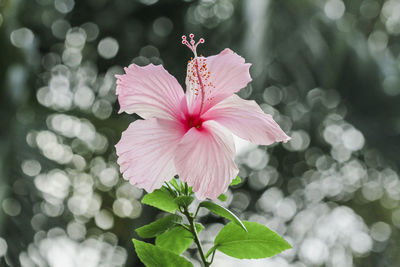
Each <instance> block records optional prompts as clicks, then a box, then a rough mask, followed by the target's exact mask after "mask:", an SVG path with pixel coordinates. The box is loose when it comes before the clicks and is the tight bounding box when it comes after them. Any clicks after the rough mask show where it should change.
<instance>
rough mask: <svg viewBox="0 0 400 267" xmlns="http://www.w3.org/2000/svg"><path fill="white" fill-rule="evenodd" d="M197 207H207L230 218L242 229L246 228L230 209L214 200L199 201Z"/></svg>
mask: <svg viewBox="0 0 400 267" xmlns="http://www.w3.org/2000/svg"><path fill="white" fill-rule="evenodd" d="M199 207H203V208H206V209H208V210H209V211H211V212H213V213H215V214H217V215H219V216H221V217H224V218H226V219H228V220H231V221H232V222H234V223H236V224H237V225H238V226H240V227H241V228H242V229H243V230H245V231H247V230H246V227H245V226H244V225H243V223H242V222H241V221H240V219H239V218H238V217H237V216H236V215H235V214H233V213H232V212H231V211H230V210H228V209H227V208H224V207H222V206H220V205H218V204H216V203H214V202H211V201H203V202H201V203H200V205H199Z"/></svg>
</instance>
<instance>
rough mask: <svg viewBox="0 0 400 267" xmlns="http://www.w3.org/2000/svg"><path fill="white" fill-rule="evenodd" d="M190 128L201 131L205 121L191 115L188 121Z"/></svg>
mask: <svg viewBox="0 0 400 267" xmlns="http://www.w3.org/2000/svg"><path fill="white" fill-rule="evenodd" d="M186 122H187V126H188V128H189V129H190V128H192V127H195V128H196V129H200V128H201V125H202V124H203V120H202V119H201V118H200V117H198V116H192V115H189V116H188V117H187V119H186Z"/></svg>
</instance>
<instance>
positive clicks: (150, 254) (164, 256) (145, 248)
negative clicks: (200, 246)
mask: <svg viewBox="0 0 400 267" xmlns="http://www.w3.org/2000/svg"><path fill="white" fill-rule="evenodd" d="M132 242H133V244H134V245H135V250H136V254H137V255H138V257H139V259H140V260H141V261H142V262H143V263H144V265H145V266H147V267H176V266H179V267H193V264H192V263H190V262H189V261H188V260H187V259H185V258H183V257H181V256H179V255H176V254H174V253H173V252H171V251H168V250H166V249H163V248H159V247H156V246H154V245H152V244H149V243H145V242H143V241H139V240H136V239H132Z"/></svg>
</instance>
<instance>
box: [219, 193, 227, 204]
mask: <svg viewBox="0 0 400 267" xmlns="http://www.w3.org/2000/svg"><path fill="white" fill-rule="evenodd" d="M218 199H219V200H221V201H222V202H225V201H226V200H227V199H228V197H227V196H226V195H225V194H221V195H219V197H218Z"/></svg>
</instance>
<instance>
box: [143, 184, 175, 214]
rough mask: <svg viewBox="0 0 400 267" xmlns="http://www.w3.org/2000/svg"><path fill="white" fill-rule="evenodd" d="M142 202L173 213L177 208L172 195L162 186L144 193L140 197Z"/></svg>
mask: <svg viewBox="0 0 400 267" xmlns="http://www.w3.org/2000/svg"><path fill="white" fill-rule="evenodd" d="M142 203H143V204H146V205H150V206H153V207H156V208H158V209H160V210H163V211H166V212H169V213H174V212H175V211H176V210H177V209H178V204H176V202H175V201H174V197H173V196H172V195H171V194H170V193H169V192H168V191H167V190H166V189H163V188H162V189H157V190H154V192H153V193H150V194H147V195H145V196H144V197H143V198H142Z"/></svg>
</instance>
